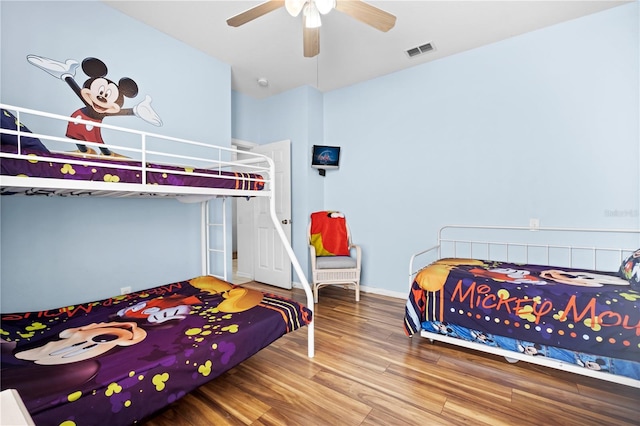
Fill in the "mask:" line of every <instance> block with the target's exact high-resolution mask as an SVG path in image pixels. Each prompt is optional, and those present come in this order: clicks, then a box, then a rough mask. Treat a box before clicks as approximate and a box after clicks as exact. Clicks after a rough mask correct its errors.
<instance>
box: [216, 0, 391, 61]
mask: <svg viewBox="0 0 640 426" xmlns="http://www.w3.org/2000/svg"><path fill="white" fill-rule="evenodd" d="M283 6H284V7H285V8H286V9H287V12H289V14H290V15H291V16H294V17H295V16H298V15H299V14H300V12H302V18H303V33H302V37H303V47H304V49H303V50H304V56H305V57H307V58H312V57H314V56H316V55H317V54H318V53H320V25H322V22H321V20H320V15H321V14H322V15H326V14H327V13H329V12H330V11H331V10H333V9H336V10H339V11H340V12H343V13H346V14H347V15H349V16H351V17H352V18H355V19H357V20H358V21H360V22H363V23H365V24H367V25H370V26H372V27H374V28H376V29H378V30H380V31H384V32H387V31H389V30H390V29H391V28H393V26H394V25H395V24H396V17H395V16H393V15H392V14H390V13H388V12H385V11H384V10H382V9H379V8H377V7H375V6H372V5H370V4H367V3H365V2H363V1H362V0H268V1H266V2H264V3H261V4H259V5H257V6H255V7H252V8H251V9H249V10H246V11H244V12H242V13H239V14H238V15H235V16H232V17H231V18H229V19H227V24H228V25H230V26H232V27H239V26H240V25H244V24H246V23H247V22H249V21H253V20H254V19H256V18H259V17H261V16H262V15H266V14H267V13H269V12H271V11H274V10H276V9H279V8H281V7H283Z"/></svg>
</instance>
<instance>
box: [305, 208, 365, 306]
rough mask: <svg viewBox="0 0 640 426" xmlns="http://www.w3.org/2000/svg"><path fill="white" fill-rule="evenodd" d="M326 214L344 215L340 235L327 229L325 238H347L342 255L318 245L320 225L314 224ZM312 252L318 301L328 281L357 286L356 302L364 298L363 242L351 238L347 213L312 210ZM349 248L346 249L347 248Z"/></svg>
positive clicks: (326, 239) (309, 230) (314, 282)
mask: <svg viewBox="0 0 640 426" xmlns="http://www.w3.org/2000/svg"><path fill="white" fill-rule="evenodd" d="M323 215H329V216H335V217H336V218H338V219H340V218H341V222H342V224H343V227H344V228H343V232H341V233H340V234H338V236H336V235H335V234H334V235H327V234H326V233H327V232H331V230H330V229H329V230H327V229H324V230H323V232H325V241H330V240H334V241H335V240H336V239H342V238H345V239H346V240H345V241H343V242H341V246H342V247H344V248H345V249H343V250H342V251H341V253H339V254H338V255H333V254H330V253H328V252H327V251H326V250H324V248H320V249H318V242H317V240H318V239H319V238H320V237H319V236H318V233H314V232H313V231H317V230H318V227H317V226H316V225H314V218H315V220H317V218H318V217H321V216H323ZM307 233H308V241H309V255H310V259H311V272H312V287H313V297H314V301H315V303H318V290H319V289H320V288H321V287H324V286H327V285H341V286H343V287H344V288H353V289H354V290H355V293H356V294H355V296H356V302H358V301H360V267H361V263H362V250H361V249H360V246H358V245H356V244H353V243H352V241H351V231H350V230H349V226H348V225H347V223H346V220H344V215H342V214H341V213H339V212H330V211H323V212H315V213H312V214H311V221H310V222H309V228H308V232H307ZM345 250H346V251H345Z"/></svg>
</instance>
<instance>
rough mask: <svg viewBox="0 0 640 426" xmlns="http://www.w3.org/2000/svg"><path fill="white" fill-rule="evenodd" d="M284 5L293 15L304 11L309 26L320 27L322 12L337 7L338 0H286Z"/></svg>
mask: <svg viewBox="0 0 640 426" xmlns="http://www.w3.org/2000/svg"><path fill="white" fill-rule="evenodd" d="M284 7H285V9H287V12H289V15H291V16H298V15H299V14H300V11H302V13H303V15H304V17H305V26H306V27H307V28H318V27H319V26H321V25H322V22H321V21H320V14H323V15H326V14H327V13H329V12H331V10H332V9H333V8H334V7H336V0H285V2H284Z"/></svg>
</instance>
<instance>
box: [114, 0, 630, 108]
mask: <svg viewBox="0 0 640 426" xmlns="http://www.w3.org/2000/svg"><path fill="white" fill-rule="evenodd" d="M338 1H340V0H338ZM343 1H344V0H343ZM632 1H634V0H628V1H614V0H603V1H597V0H569V1H558V0H533V1H524V0H502V1H481V0H471V1H458V0H449V1H433V0H424V1H419V0H413V1H400V0H391V1H368V3H370V4H372V5H374V6H376V7H379V8H381V9H384V10H386V11H387V12H390V13H392V14H394V15H395V16H396V17H397V21H396V25H395V27H394V28H393V29H391V30H390V31H389V32H387V33H383V32H380V31H378V30H376V29H374V28H371V27H369V26H367V25H365V24H363V23H361V22H359V21H357V20H355V19H353V18H351V17H350V16H347V15H345V14H343V13H341V12H338V11H335V10H334V11H331V12H330V13H329V14H328V15H324V16H323V17H322V27H321V29H320V54H319V55H318V56H317V57H315V58H305V57H303V54H302V18H301V16H298V17H297V18H294V17H291V16H290V15H289V14H287V12H286V10H285V9H284V8H280V9H278V10H275V11H273V12H270V13H268V14H267V15H264V16H262V17H260V18H258V19H256V20H254V21H251V22H249V23H247V24H245V25H243V26H241V27H238V28H233V27H229V26H228V25H227V24H226V19H227V18H229V17H231V16H233V15H236V14H238V13H240V12H242V11H244V10H247V9H249V8H251V7H253V6H255V5H258V4H260V3H262V2H261V1H241V0H227V1H223V0H208V1H203V0H200V1H178V0H176V1H167V0H158V1H154V0H138V1H106V0H105V3H107V4H108V5H110V6H112V7H114V8H116V9H118V10H120V11H122V12H123V13H125V14H127V15H129V16H131V17H133V18H135V19H137V20H139V21H142V22H144V23H146V24H148V25H150V26H152V27H154V28H156V29H158V30H160V31H162V32H163V33H166V34H168V35H170V36H172V37H174V38H176V39H178V40H181V41H182V42H184V43H186V44H188V45H190V46H193V47H194V48H196V49H198V50H200V51H202V52H205V53H206V54H208V55H211V56H213V57H215V58H217V59H219V60H221V61H223V62H225V63H227V64H229V65H230V66H231V74H232V87H233V89H234V90H237V91H239V92H241V93H244V94H246V95H249V96H251V97H253V98H256V99H262V98H265V97H268V96H272V95H275V94H277V93H280V92H283V91H286V90H289V89H293V88H296V87H299V86H303V85H309V86H313V87H316V88H317V89H318V90H320V91H322V92H325V91H329V90H334V89H338V88H342V87H345V86H349V85H351V84H354V83H358V82H361V81H365V80H369V79H372V78H376V77H380V76H382V75H385V74H389V73H392V72H395V71H399V70H402V69H405V68H409V67H412V66H415V65H418V64H422V63H425V62H428V61H433V60H436V59H439V58H442V57H445V56H449V55H454V54H456V53H459V52H463V51H466V50H469V49H473V48H476V47H479V46H483V45H486V44H489V43H493V42H496V41H499V40H504V39H507V38H509V37H513V36H516V35H519V34H523V33H526V32H529V31H532V30H536V29H539V28H543V27H546V26H549V25H554V24H556V23H559V22H563V21H567V20H571V19H575V18H578V17H581V16H585V15H588V14H591V13H595V12H598V11H601V10H604V9H607V8H610V7H615V6H619V5H622V4H626V3H629V2H632ZM427 42H431V43H433V45H434V47H435V50H434V51H432V52H429V53H425V54H422V55H419V56H415V57H413V58H409V56H408V55H407V54H406V50H408V49H410V48H413V47H416V46H418V45H422V44H425V43H427ZM258 78H266V79H267V80H268V82H269V85H268V86H267V87H261V86H259V85H258V84H257V79H258Z"/></svg>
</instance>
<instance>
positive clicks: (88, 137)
mask: <svg viewBox="0 0 640 426" xmlns="http://www.w3.org/2000/svg"><path fill="white" fill-rule="evenodd" d="M27 60H28V61H29V63H30V64H32V65H34V66H36V67H38V68H40V69H42V70H43V71H45V72H47V73H48V74H50V75H52V76H54V77H56V78H59V79H60V80H62V81H65V82H66V83H67V84H68V85H69V87H71V90H73V92H74V93H75V94H76V95H77V96H78V98H80V100H81V101H82V102H83V103H84V105H85V106H84V107H83V108H80V109H78V110H77V111H75V112H74V113H73V114H72V117H73V118H76V119H82V120H87V121H93V122H96V123H101V122H102V120H103V119H104V118H105V117H111V116H121V115H135V116H136V117H139V118H141V119H143V120H144V121H146V122H147V123H151V124H153V125H154V126H162V120H161V119H160V117H159V116H158V114H157V113H156V112H155V111H154V110H153V108H152V107H151V96H149V95H146V96H145V99H144V100H143V101H142V102H140V103H138V104H137V105H135V106H134V107H133V108H123V105H124V98H125V97H127V98H134V97H136V96H137V95H138V85H137V83H136V82H135V81H134V80H132V79H131V78H129V77H123V78H121V79H120V80H119V81H118V82H117V83H116V82H114V81H112V80H110V79H109V78H107V66H106V65H105V63H104V62H102V61H101V60H100V59H98V58H85V59H84V60H83V61H82V71H83V72H84V73H85V74H86V75H87V76H88V77H89V78H88V79H87V80H86V81H85V82H84V84H83V86H82V87H80V85H79V84H78V83H77V82H76V81H75V79H74V77H75V73H76V69H77V68H78V66H80V64H79V63H78V61H76V60H73V59H67V60H66V62H60V61H56V60H53V59H49V58H45V57H42V56H37V55H28V56H27ZM100 130H101V129H100V127H99V126H90V125H85V124H82V123H78V122H73V121H70V122H69V124H68V126H67V133H66V136H67V137H68V138H71V139H75V140H79V141H85V142H96V143H101V144H103V143H104V140H103V139H102V134H101V131H100ZM77 146H78V151H77V152H80V153H82V154H95V151H94V150H92V149H91V148H87V146H86V145H83V144H78V145H77ZM100 152H101V153H102V155H107V156H114V157H121V155H119V154H116V153H114V152H112V151H110V150H109V149H108V148H106V147H100Z"/></svg>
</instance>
